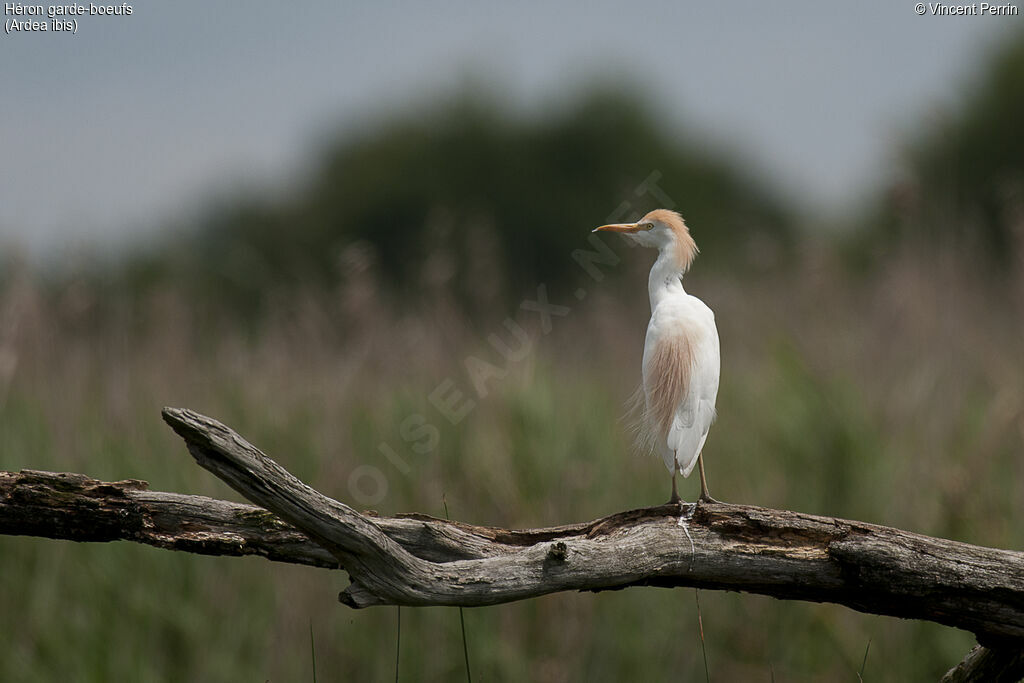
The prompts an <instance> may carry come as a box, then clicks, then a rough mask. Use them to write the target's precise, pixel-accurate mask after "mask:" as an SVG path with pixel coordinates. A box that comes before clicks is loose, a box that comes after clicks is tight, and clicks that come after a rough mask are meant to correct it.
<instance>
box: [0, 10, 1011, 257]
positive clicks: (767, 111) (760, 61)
mask: <svg viewBox="0 0 1024 683" xmlns="http://www.w3.org/2000/svg"><path fill="white" fill-rule="evenodd" d="M110 1H111V2H113V0H110ZM1022 4H1024V3H1022ZM130 5H131V8H132V13H131V15H130V16H80V17H73V18H77V20H78V30H77V33H75V34H73V35H72V34H69V33H59V32H57V33H54V32H47V33H39V32H5V33H4V34H3V35H0V122H2V126H0V150H2V151H0V154H2V156H0V159H2V160H0V249H5V248H6V249H10V248H12V247H15V246H16V247H17V248H19V249H21V250H23V251H24V253H27V254H28V255H29V256H30V257H32V258H34V259H40V258H45V257H46V255H47V254H52V253H58V252H60V251H62V250H63V249H66V248H68V247H69V246H78V245H83V244H94V245H100V247H104V246H112V245H114V244H118V243H124V242H125V241H129V242H130V241H131V240H132V239H137V238H139V237H140V236H143V235H148V234H152V233H153V231H155V230H159V229H160V228H161V226H167V225H168V224H169V223H170V222H171V221H172V220H173V219H175V218H180V217H181V216H183V215H197V214H198V213H201V211H202V208H203V207H204V206H206V205H207V204H208V203H209V202H210V201H213V200H215V199H217V198H218V197H222V196H226V195H229V194H230V193H231V192H234V191H236V190H238V189H239V188H248V189H253V188H255V189H257V190H258V191H261V192H267V193H274V192H282V191H285V190H286V188H287V187H288V186H289V184H290V183H294V182H296V178H300V177H301V173H302V171H303V169H306V168H308V167H309V165H310V164H311V162H312V161H313V160H314V159H315V156H316V151H317V149H316V148H317V144H318V143H319V142H321V141H322V140H323V139H324V136H325V135H327V134H328V133H332V132H335V131H338V130H341V131H345V130H346V129H349V128H350V129H352V130H353V131H356V130H357V125H359V124H363V123H365V122H366V121H368V120H372V117H374V116H380V115H387V113H388V112H389V111H393V110H403V109H406V108H408V107H410V106H411V105H413V104H414V103H416V102H417V101H422V100H423V99H424V98H427V99H436V98H437V97H439V93H441V94H442V95H443V93H448V92H455V91H457V90H458V89H459V87H460V85H462V84H464V83H465V82H466V80H467V79H468V78H473V79H476V80H477V81H479V80H481V79H483V80H486V82H487V83H488V84H489V85H490V87H492V88H493V89H494V90H495V91H496V92H499V93H502V94H503V95H504V96H506V97H507V99H508V101H509V102H512V103H515V105H516V106H517V107H521V108H523V109H524V110H525V111H529V110H531V109H533V110H543V107H544V106H549V105H551V104H552V103H558V102H561V101H564V100H565V99H566V98H567V97H570V96H571V94H572V93H573V92H577V91H578V89H579V88H580V86H581V83H586V82H593V81H595V80H603V79H606V78H608V77H609V75H611V76H614V77H617V78H620V79H621V80H622V81H623V82H625V83H628V84H629V87H630V92H633V91H636V92H639V93H645V95H643V96H647V97H650V98H651V99H652V103H653V104H654V105H655V106H656V107H657V108H658V110H659V111H661V112H663V115H664V118H665V120H666V121H667V122H668V125H669V127H670V131H678V132H679V133H680V134H683V132H684V131H685V134H686V135H687V136H690V137H693V136H694V132H695V131H696V132H697V133H699V137H701V138H702V139H705V140H709V141H711V144H713V145H717V146H720V147H722V148H723V149H725V150H727V151H728V152H730V154H731V156H732V157H733V158H734V159H739V160H741V162H742V163H743V164H744V165H746V166H747V167H748V169H747V170H748V172H749V173H750V174H751V175H753V176H754V177H760V178H763V179H764V180H765V181H766V182H767V183H769V184H770V185H771V186H772V187H774V188H776V189H777V190H778V191H779V192H781V193H782V194H783V195H784V196H785V197H786V198H788V199H791V200H794V201H795V202H797V203H798V205H800V206H802V207H804V208H806V209H808V210H810V211H812V212H820V213H822V214H823V215H824V214H833V215H835V214H840V213H842V212H843V211H846V210H849V209H850V208H851V207H853V206H855V205H856V203H857V201H858V199H859V198H862V197H864V196H866V194H867V193H868V192H870V191H871V190H872V189H873V188H876V187H878V186H880V185H882V184H884V182H885V180H886V179H887V178H889V177H891V176H892V174H893V172H894V168H895V162H896V161H897V160H898V153H899V145H900V144H901V141H904V140H906V139H908V137H909V136H912V134H913V133H914V131H915V127H916V126H919V125H922V122H927V121H928V120H931V117H934V116H936V115H940V114H941V113H942V112H944V111H955V109H956V106H957V97H958V96H959V95H961V94H962V93H964V92H968V91H969V86H970V83H971V81H972V79H975V78H977V73H978V69H979V67H980V66H981V64H983V63H984V59H985V57H986V56H987V55H989V54H990V53H991V52H992V51H993V50H994V49H995V48H996V47H997V46H998V45H999V44H1001V43H1002V42H1003V41H1005V40H1006V39H1007V38H1008V36H1009V35H1010V34H1011V33H1012V32H1014V31H1016V32H1017V33H1018V34H1019V31H1020V29H1021V26H1022V25H1024V23H1022V22H1024V17H1022V16H1021V15H1020V14H1019V15H1018V16H1017V17H980V16H979V17H974V16H966V17H965V16H934V15H931V14H930V11H926V14H925V15H924V16H919V15H918V14H917V13H916V12H915V2H913V1H908V0H862V1H860V2H847V3H838V2H827V3H826V2H810V1H808V2H803V1H798V0H788V1H784V2H762V1H747V0H737V1H735V2H730V3H714V2H702V3H694V2H684V1H681V0H675V1H674V2H660V1H654V0H651V1H646V2H644V1H641V2H630V3H626V2H622V1H619V2H609V1H606V0H595V1H592V2H546V3H541V2H520V3H490V2H482V1H480V0H477V1H475V2H470V1H465V2H463V1H450V2H437V3H431V4H428V3H412V2H408V3H396V2H387V1H386V0H381V1H379V2H372V3H356V2H351V1H343V2H338V1H332V2H306V3H303V4H301V5H298V4H296V5H286V4H285V3H279V2H276V3H270V2H262V1H257V0H254V1H252V2H248V3H245V4H244V5H243V4H241V3H226V2H220V3H216V2H214V3H211V2H198V1H195V0H179V1H178V2H174V3H170V2H157V1H156V0H144V1H143V2H138V3H130ZM88 6H89V4H88V3H86V5H85V7H86V8H88ZM117 6H118V7H121V5H120V4H119V5H117ZM43 7H44V9H45V8H46V7H48V6H45V5H44V6H43ZM25 19H36V20H38V19H39V17H27V16H12V15H11V14H10V13H9V12H8V11H7V3H6V0H5V14H4V20H5V28H7V27H8V23H7V22H10V21H11V20H25ZM43 20H47V19H46V18H45V17H43ZM47 21H48V20H47ZM602 208H603V207H602Z"/></svg>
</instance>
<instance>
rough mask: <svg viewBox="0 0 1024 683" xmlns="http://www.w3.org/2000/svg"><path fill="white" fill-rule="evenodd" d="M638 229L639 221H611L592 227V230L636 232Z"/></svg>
mask: <svg viewBox="0 0 1024 683" xmlns="http://www.w3.org/2000/svg"><path fill="white" fill-rule="evenodd" d="M639 230H640V224H639V223H612V224H610V225H602V226H601V227H599V228H594V229H593V231H592V232H638V231H639Z"/></svg>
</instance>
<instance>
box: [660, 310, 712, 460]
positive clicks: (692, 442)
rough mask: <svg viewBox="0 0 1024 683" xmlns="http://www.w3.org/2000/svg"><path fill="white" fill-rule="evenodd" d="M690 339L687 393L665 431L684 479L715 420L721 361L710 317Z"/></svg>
mask: <svg viewBox="0 0 1024 683" xmlns="http://www.w3.org/2000/svg"><path fill="white" fill-rule="evenodd" d="M708 313H710V311H708ZM693 340H694V343H693V368H692V371H691V373H690V383H689V387H688V391H687V393H686V396H685V398H684V399H683V400H682V401H681V402H680V403H679V404H678V407H677V409H676V411H675V415H674V416H673V420H672V427H671V428H670V429H669V432H668V447H669V448H670V449H671V450H673V451H674V452H675V456H676V463H677V464H678V465H679V468H680V470H681V471H682V473H683V476H684V477H688V476H690V472H691V471H693V467H694V465H696V464H697V456H699V455H700V452H701V449H703V448H704V442H705V441H706V440H707V438H708V431H709V430H710V429H711V423H712V422H714V420H715V401H716V399H717V397H718V378H719V371H720V362H721V361H720V353H719V348H718V330H717V329H716V328H715V323H714V317H713V316H710V317H709V318H707V319H706V320H703V321H702V323H701V325H700V330H699V333H698V334H695V335H693Z"/></svg>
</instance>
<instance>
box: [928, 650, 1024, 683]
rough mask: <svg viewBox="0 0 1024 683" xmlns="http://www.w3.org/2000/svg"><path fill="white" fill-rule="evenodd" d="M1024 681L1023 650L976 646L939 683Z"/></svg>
mask: <svg viewBox="0 0 1024 683" xmlns="http://www.w3.org/2000/svg"><path fill="white" fill-rule="evenodd" d="M1021 679H1024V650H1021V649H1016V648H1011V649H1000V650H990V649H989V648H987V647H983V646H981V645H976V646H975V647H974V649H972V650H971V651H970V652H968V653H967V656H966V657H964V660H963V661H962V662H960V663H959V664H957V665H956V666H955V667H953V668H952V669H950V670H949V671H947V672H946V675H945V676H943V677H942V681H941V683H1017V681H1020V680H1021Z"/></svg>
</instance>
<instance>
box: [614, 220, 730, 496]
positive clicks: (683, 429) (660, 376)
mask: <svg viewBox="0 0 1024 683" xmlns="http://www.w3.org/2000/svg"><path fill="white" fill-rule="evenodd" d="M599 231H607V232H617V233H621V234H622V235H624V236H625V237H627V238H629V239H631V240H633V241H634V242H636V243H637V244H640V245H641V246H645V247H654V248H656V249H657V250H658V258H657V260H656V261H655V262H654V267H652V268H651V275H650V278H649V280H648V285H647V289H648V292H649V294H650V297H651V322H650V323H648V325H647V338H646V340H645V341H644V360H643V379H644V381H643V392H644V405H643V410H642V417H641V422H640V425H639V427H640V441H641V444H642V445H643V446H645V447H646V448H647V450H653V451H655V452H657V453H659V454H660V455H661V457H662V458H663V459H664V461H665V466H666V467H667V468H668V471H669V472H671V473H672V497H671V498H670V499H669V502H670V503H680V502H681V500H680V498H679V494H678V493H677V491H676V473H677V472H682V474H683V476H684V477H688V476H690V472H691V471H692V470H693V467H694V465H695V464H699V467H700V500H701V501H704V502H714V498H712V497H711V495H710V494H709V493H708V482H707V479H706V478H705V476H704V459H703V457H701V451H702V450H703V448H704V442H705V441H706V440H707V438H708V430H710V429H711V423H712V422H713V421H714V419H715V398H716V397H717V396H718V375H719V368H720V364H721V356H720V353H719V349H718V329H717V328H716V327H715V314H714V313H712V312H711V309H710V308H708V307H707V306H706V305H705V304H704V302H703V301H701V300H700V299H698V298H697V297H695V296H691V295H689V294H687V293H686V290H684V289H683V274H684V273H686V271H687V270H688V269H689V268H690V264H691V263H692V262H693V259H694V257H696V256H697V244H696V243H695V242H694V241H693V237H691V236H690V230H689V229H688V228H687V227H686V223H685V222H684V221H683V218H682V216H680V215H679V214H678V213H676V212H675V211H669V210H667V209H656V210H654V211H651V212H650V213H648V214H647V215H646V216H644V217H643V218H641V219H640V220H639V221H638V222H636V223H615V224H612V225H602V226H601V227H599V228H596V229H595V230H594V232H599Z"/></svg>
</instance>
